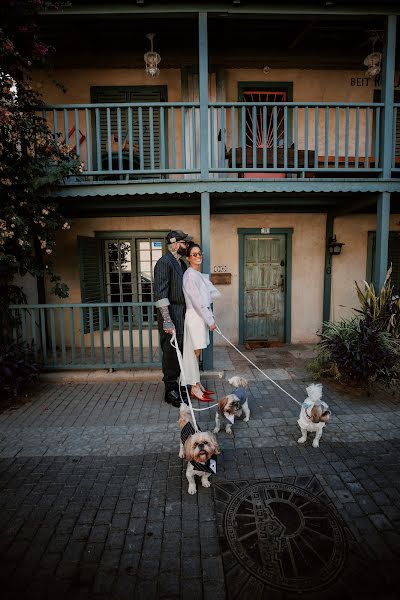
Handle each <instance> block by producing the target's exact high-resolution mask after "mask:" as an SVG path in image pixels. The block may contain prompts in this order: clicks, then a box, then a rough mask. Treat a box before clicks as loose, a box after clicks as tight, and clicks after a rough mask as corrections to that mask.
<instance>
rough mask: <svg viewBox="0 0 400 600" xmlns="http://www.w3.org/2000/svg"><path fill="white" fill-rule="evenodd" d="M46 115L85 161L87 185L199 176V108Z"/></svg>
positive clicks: (64, 109) (73, 108) (142, 106)
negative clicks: (88, 182)
mask: <svg viewBox="0 0 400 600" xmlns="http://www.w3.org/2000/svg"><path fill="white" fill-rule="evenodd" d="M41 115H42V116H43V117H44V118H45V119H46V120H47V123H48V125H49V127H50V128H51V130H52V131H53V132H54V134H55V136H56V138H57V140H58V141H60V142H64V143H66V144H68V145H69V146H70V147H71V148H72V149H73V150H74V151H75V152H76V154H77V155H78V156H79V157H80V158H81V159H82V162H83V169H82V177H81V178H80V179H81V180H82V182H85V181H87V179H88V178H89V179H90V180H94V181H101V180H105V181H112V180H126V179H134V180H135V179H136V180H139V179H145V178H148V177H154V178H165V177H167V176H168V177H179V176H180V177H182V176H185V177H187V176H191V177H193V178H195V177H196V176H198V174H199V173H200V156H199V147H198V146H199V122H200V116H199V104H196V103H194V102H175V103H172V102H147V103H113V104H104V103H96V104H62V105H61V104H60V105H48V106H46V108H45V109H44V110H43V111H41Z"/></svg>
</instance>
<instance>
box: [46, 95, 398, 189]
mask: <svg viewBox="0 0 400 600" xmlns="http://www.w3.org/2000/svg"><path fill="white" fill-rule="evenodd" d="M383 108H384V104H383V103H377V102H375V103H344V102H215V103H211V104H209V107H208V115H209V118H208V134H209V136H208V137H209V144H208V147H207V148H206V149H201V148H200V104H199V103H195V102H175V103H172V102H160V103H157V102H147V103H96V104H94V103H93V104H63V105H50V106H46V107H45V109H44V110H43V111H42V113H41V114H42V115H43V117H44V118H45V119H46V120H47V122H48V124H49V127H50V128H51V129H52V131H54V134H55V135H56V137H57V139H58V140H59V141H62V142H65V143H67V144H68V145H69V146H70V147H71V148H72V149H73V150H74V151H75V152H76V153H77V154H78V155H79V157H80V158H81V160H82V163H83V167H82V174H81V175H80V176H78V177H77V178H76V181H77V182H82V183H85V182H86V181H88V180H90V181H97V182H108V181H121V180H143V179H148V178H155V179H164V178H169V179H182V178H184V179H196V178H199V177H200V172H201V171H200V165H201V152H206V153H207V157H206V162H207V164H208V168H209V171H210V177H211V178H215V177H223V176H225V177H226V176H228V177H232V176H234V177H245V178H246V177H247V178H252V177H256V178H260V177H261V178H268V177H300V178H301V177H315V176H318V177H332V176H333V177H338V176H348V177H365V176H367V177H376V176H378V175H379V173H381V171H382V168H381V157H380V147H381V139H380V136H381V120H382V114H383ZM399 109H400V104H395V108H394V122H393V136H394V148H395V149H396V150H395V151H394V152H393V163H392V166H393V171H394V172H399V171H400V125H399V120H400V110H399ZM396 154H399V156H396Z"/></svg>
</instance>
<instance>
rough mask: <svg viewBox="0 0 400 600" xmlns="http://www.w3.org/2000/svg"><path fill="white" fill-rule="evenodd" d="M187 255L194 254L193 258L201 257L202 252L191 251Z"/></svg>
mask: <svg viewBox="0 0 400 600" xmlns="http://www.w3.org/2000/svg"><path fill="white" fill-rule="evenodd" d="M189 256H194V258H197V257H199V258H201V257H202V256H204V254H203V253H202V252H193V254H190V255H189Z"/></svg>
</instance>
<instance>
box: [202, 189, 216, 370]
mask: <svg viewBox="0 0 400 600" xmlns="http://www.w3.org/2000/svg"><path fill="white" fill-rule="evenodd" d="M210 221H211V217H210V194H209V193H208V192H202V194H201V246H202V248H203V252H204V258H203V273H210V269H211V259H210V249H211V242H210ZM213 368H214V352H213V334H212V333H211V332H210V345H209V346H208V348H206V350H204V351H203V369H204V370H205V371H210V370H212V369H213Z"/></svg>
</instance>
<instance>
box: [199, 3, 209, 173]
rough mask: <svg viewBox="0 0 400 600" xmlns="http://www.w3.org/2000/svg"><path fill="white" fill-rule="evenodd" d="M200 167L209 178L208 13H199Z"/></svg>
mask: <svg viewBox="0 0 400 600" xmlns="http://www.w3.org/2000/svg"><path fill="white" fill-rule="evenodd" d="M199 98H200V169H201V178H202V179H208V177H209V169H208V164H209V163H208V34H207V13H206V12H201V13H199Z"/></svg>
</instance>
